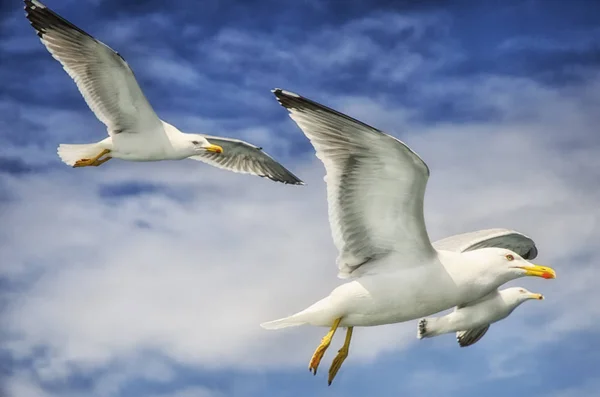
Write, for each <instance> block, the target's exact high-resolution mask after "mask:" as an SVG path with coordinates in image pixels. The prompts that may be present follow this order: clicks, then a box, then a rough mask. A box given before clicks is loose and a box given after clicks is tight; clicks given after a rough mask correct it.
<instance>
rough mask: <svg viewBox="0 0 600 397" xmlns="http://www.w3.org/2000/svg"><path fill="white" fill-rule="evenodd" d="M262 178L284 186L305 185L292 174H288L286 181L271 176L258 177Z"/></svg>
mask: <svg viewBox="0 0 600 397" xmlns="http://www.w3.org/2000/svg"><path fill="white" fill-rule="evenodd" d="M259 176H261V177H263V178H268V179H270V180H272V181H274V182H279V183H283V184H284V185H296V186H304V185H306V183H304V181H302V180H300V179H298V177H296V176H295V175H294V174H292V173H289V175H288V176H289V178H288V179H283V178H278V177H276V176H271V175H259Z"/></svg>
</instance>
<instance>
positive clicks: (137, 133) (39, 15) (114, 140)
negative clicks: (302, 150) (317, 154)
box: [24, 0, 303, 185]
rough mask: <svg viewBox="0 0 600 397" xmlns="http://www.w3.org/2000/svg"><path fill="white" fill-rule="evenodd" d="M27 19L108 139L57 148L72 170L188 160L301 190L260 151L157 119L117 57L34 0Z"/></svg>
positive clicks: (296, 181)
mask: <svg viewBox="0 0 600 397" xmlns="http://www.w3.org/2000/svg"><path fill="white" fill-rule="evenodd" d="M24 1H25V11H26V16H27V19H29V22H30V23H31V25H32V26H33V28H34V29H35V30H36V32H37V34H38V36H39V37H40V39H41V41H42V43H43V44H44V45H45V46H46V48H47V49H48V51H49V52H50V53H51V54H52V56H53V57H54V58H55V59H56V60H57V61H59V62H60V63H61V64H62V66H63V68H64V69H65V71H66V72H67V73H68V74H69V76H71V78H72V79H73V80H74V81H75V83H76V84H77V87H78V88H79V91H80V92H81V95H83V98H84V99H85V101H86V103H87V104H88V106H89V107H90V109H91V110H92V111H93V112H94V114H95V115H96V117H97V118H98V119H99V120H100V121H101V122H102V123H104V124H105V125H106V128H107V130H108V138H106V139H103V140H101V141H100V142H96V143H91V144H84V145H67V144H62V145H60V146H59V147H58V155H59V156H60V158H61V159H62V161H63V162H64V163H66V164H68V165H71V166H73V167H90V166H93V167H97V166H99V165H102V164H104V163H105V162H106V161H108V160H110V159H111V158H119V159H123V160H129V161H158V160H182V159H185V158H191V159H194V160H199V161H202V162H205V163H208V164H211V165H213V166H215V167H219V168H224V169H226V170H229V171H234V172H240V173H247V174H253V175H258V176H261V177H266V178H269V179H271V180H273V181H277V182H283V183H289V184H295V185H302V184H303V182H302V181H301V180H300V179H298V178H297V177H296V176H295V175H294V174H292V173H291V172H290V171H288V170H287V169H286V168H284V167H283V166H282V165H281V164H279V163H278V162H276V161H275V160H273V158H271V157H270V156H269V155H268V154H266V153H265V152H264V151H263V150H262V148H259V147H256V146H254V145H251V144H249V143H247V142H244V141H240V140H237V139H230V138H222V137H216V136H209V135H204V134H187V133H183V132H181V131H179V130H178V129H177V128H176V127H174V126H173V125H171V124H169V123H167V122H165V121H163V120H161V119H159V118H158V116H157V115H156V113H155V112H154V110H153V109H152V106H151V105H150V103H149V102H148V100H147V99H146V97H145V96H144V93H143V92H142V90H141V88H140V86H139V85H138V83H137V81H136V79H135V76H134V74H133V71H132V70H131V68H130V67H129V65H128V64H127V62H125V60H124V59H123V57H121V55H119V53H117V52H116V51H113V50H112V49H111V48H110V47H108V46H107V45H105V44H104V43H102V42H101V41H99V40H97V39H95V38H94V37H92V36H90V35H89V34H87V33H86V32H84V31H83V30H82V29H80V28H78V27H77V26H75V25H73V24H72V23H70V22H69V21H67V20H66V19H64V18H62V17H61V16H60V15H58V14H56V13H55V12H54V11H52V10H50V9H49V8H48V7H46V6H45V5H44V4H42V3H41V2H39V1H37V0H24Z"/></svg>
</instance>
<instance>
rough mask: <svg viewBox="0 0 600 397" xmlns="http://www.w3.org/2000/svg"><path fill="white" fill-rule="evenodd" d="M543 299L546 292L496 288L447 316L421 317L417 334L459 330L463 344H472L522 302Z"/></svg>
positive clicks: (445, 332) (431, 334) (434, 334)
mask: <svg viewBox="0 0 600 397" xmlns="http://www.w3.org/2000/svg"><path fill="white" fill-rule="evenodd" d="M542 299H544V296H543V295H542V294H537V293H533V292H530V291H528V290H526V289H525V288H522V287H513V288H507V289H503V290H501V291H498V290H495V291H492V292H491V293H490V294H488V295H486V296H484V297H483V298H481V299H479V300H477V301H474V302H471V303H469V304H467V305H465V306H459V307H456V308H455V309H454V311H453V312H452V313H450V314H447V315H445V316H442V317H434V318H424V319H421V320H420V321H419V326H418V332H417V337H418V338H419V339H423V338H431V337H434V336H438V335H442V334H447V333H451V332H456V339H457V341H458V343H459V345H460V346H461V347H466V346H470V345H472V344H474V343H475V342H477V341H478V340H480V339H481V338H482V337H483V335H484V334H485V333H486V332H487V330H488V329H489V327H490V325H491V324H493V323H495V322H498V321H500V320H503V319H505V318H506V317H508V316H509V315H510V314H511V313H512V312H513V311H514V310H515V309H516V308H517V307H518V306H519V305H521V304H522V303H524V302H527V301H528V300H542Z"/></svg>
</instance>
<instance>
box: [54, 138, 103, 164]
mask: <svg viewBox="0 0 600 397" xmlns="http://www.w3.org/2000/svg"><path fill="white" fill-rule="evenodd" d="M101 151H102V148H101V147H100V146H99V145H98V144H97V143H86V144H81V145H67V144H64V143H63V144H61V145H59V146H58V149H57V150H56V152H57V153H58V156H59V157H60V159H61V160H62V161H63V163H65V164H68V165H71V166H72V165H74V164H75V162H76V161H77V160H81V159H89V158H93V157H95V156H97V155H98V154H99V153H100V152H101Z"/></svg>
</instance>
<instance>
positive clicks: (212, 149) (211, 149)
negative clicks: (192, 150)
mask: <svg viewBox="0 0 600 397" xmlns="http://www.w3.org/2000/svg"><path fill="white" fill-rule="evenodd" d="M204 150H206V151H207V152H211V153H223V148H222V147H221V146H218V145H208V146H206V147H205V148H204Z"/></svg>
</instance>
